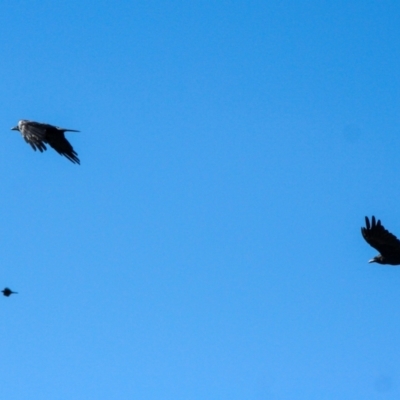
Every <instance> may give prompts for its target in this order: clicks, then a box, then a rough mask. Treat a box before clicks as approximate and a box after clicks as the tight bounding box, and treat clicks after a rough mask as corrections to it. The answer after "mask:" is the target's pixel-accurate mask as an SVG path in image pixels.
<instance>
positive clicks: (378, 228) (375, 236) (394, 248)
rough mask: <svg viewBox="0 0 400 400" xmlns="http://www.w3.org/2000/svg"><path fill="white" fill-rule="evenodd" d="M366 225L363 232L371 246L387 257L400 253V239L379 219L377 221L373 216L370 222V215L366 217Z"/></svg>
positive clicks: (362, 229)
mask: <svg viewBox="0 0 400 400" xmlns="http://www.w3.org/2000/svg"><path fill="white" fill-rule="evenodd" d="M365 225H366V227H365V228H361V233H362V235H363V237H364V239H365V240H366V241H367V243H368V244H369V245H370V246H372V247H374V248H375V249H376V250H378V251H379V253H381V254H382V255H383V256H385V257H391V256H394V255H400V240H399V239H397V237H396V236H394V235H393V234H392V233H390V232H389V231H387V230H386V229H385V228H384V227H383V225H382V224H381V221H380V220H379V219H378V221H376V220H375V217H374V216H373V217H372V219H371V224H370V222H369V219H368V217H365Z"/></svg>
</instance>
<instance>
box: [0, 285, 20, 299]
mask: <svg viewBox="0 0 400 400" xmlns="http://www.w3.org/2000/svg"><path fill="white" fill-rule="evenodd" d="M2 292H3V294H4V296H6V297H8V296H10V295H11V294H18V293H17V292H13V291H12V290H11V289H9V288H8V287H6V288H5V289H3V290H2Z"/></svg>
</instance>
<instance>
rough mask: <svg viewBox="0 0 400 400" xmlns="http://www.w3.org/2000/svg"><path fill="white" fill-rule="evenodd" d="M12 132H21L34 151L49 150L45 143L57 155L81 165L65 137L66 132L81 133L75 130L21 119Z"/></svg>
mask: <svg viewBox="0 0 400 400" xmlns="http://www.w3.org/2000/svg"><path fill="white" fill-rule="evenodd" d="M11 130H12V131H20V132H21V135H22V137H23V138H24V139H25V142H27V143H29V144H30V145H31V146H32V148H33V150H35V151H36V149H39V151H40V152H43V151H44V150H47V148H46V145H45V143H47V144H49V145H50V146H51V147H52V148H53V149H54V150H55V151H57V153H59V154H61V155H62V156H65V157H67V158H68V160H70V161H72V162H73V163H77V164H80V161H79V158H78V154H77V153H76V152H75V150H74V149H73V147H72V146H71V144H70V143H69V142H68V140H67V139H66V138H65V136H64V132H79V131H76V130H74V129H64V128H59V127H58V126H53V125H50V124H41V123H40V122H35V121H28V120H26V119H21V120H20V121H19V122H18V125H17V126H14V128H11Z"/></svg>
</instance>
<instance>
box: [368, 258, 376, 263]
mask: <svg viewBox="0 0 400 400" xmlns="http://www.w3.org/2000/svg"><path fill="white" fill-rule="evenodd" d="M368 262H369V263H374V262H376V260H375V258H371V259H370V260H368Z"/></svg>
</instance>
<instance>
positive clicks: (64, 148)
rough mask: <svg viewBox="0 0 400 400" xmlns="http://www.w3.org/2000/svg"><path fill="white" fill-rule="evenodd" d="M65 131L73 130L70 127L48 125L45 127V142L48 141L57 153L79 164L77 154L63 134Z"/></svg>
mask: <svg viewBox="0 0 400 400" xmlns="http://www.w3.org/2000/svg"><path fill="white" fill-rule="evenodd" d="M65 131H71V132H78V131H73V130H71V129H61V128H56V127H54V126H51V125H48V127H47V128H46V139H45V140H46V143H48V144H49V145H50V146H51V147H52V148H53V149H54V150H55V151H57V153H59V154H61V155H62V156H65V157H67V158H68V160H70V161H72V162H73V163H77V164H80V160H79V158H78V154H77V153H76V152H75V150H74V149H73V147H72V145H71V143H70V142H68V140H67V139H66V138H65V136H64V132H65Z"/></svg>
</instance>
